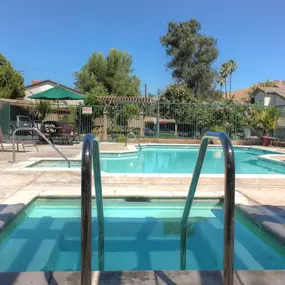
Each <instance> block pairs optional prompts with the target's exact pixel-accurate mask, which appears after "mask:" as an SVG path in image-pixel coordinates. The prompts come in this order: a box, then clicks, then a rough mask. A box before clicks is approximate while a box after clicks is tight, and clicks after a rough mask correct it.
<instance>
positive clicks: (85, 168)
mask: <svg viewBox="0 0 285 285" xmlns="http://www.w3.org/2000/svg"><path fill="white" fill-rule="evenodd" d="M92 161H93V163H92ZM92 165H93V171H94V184H95V194H96V206H97V207H96V208H97V220H98V231H99V237H98V260H99V271H103V270H104V214H103V199H102V184H101V171H100V157H99V142H98V140H97V139H95V140H94V135H92V134H87V135H86V136H85V138H84V142H83V147H82V164H81V284H82V285H91V279H92V278H91V275H92V264H91V256H92Z"/></svg>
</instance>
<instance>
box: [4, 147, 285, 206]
mask: <svg viewBox="0 0 285 285" xmlns="http://www.w3.org/2000/svg"><path fill="white" fill-rule="evenodd" d="M4 147H5V150H7V151H5V152H4V153H1V152H0V203H4V202H8V201H5V200H6V199H9V200H11V199H12V200H14V201H15V202H16V201H17V203H19V202H21V201H19V199H23V201H22V203H23V202H24V201H28V200H29V199H32V198H35V197H38V196H68V195H71V196H79V195H80V179H81V178H80V172H78V171H77V172H67V171H61V170H57V171H45V170H41V169H37V170H36V171H25V170H22V171H9V169H11V168H13V164H12V163H11V160H12V152H11V146H4ZM81 147H82V145H81V144H75V145H73V146H58V148H59V149H60V150H61V151H62V152H63V153H64V154H65V155H66V156H67V157H69V158H78V159H80V157H81V155H80V153H81ZM260 148H262V149H267V150H274V151H283V152H284V151H285V149H282V148H276V147H274V148H273V147H272V148H263V147H260ZM129 150H130V149H129V147H126V146H124V144H120V143H100V151H101V152H105V151H117V152H124V151H129ZM284 156H285V154H284ZM47 157H48V158H53V159H59V158H60V156H59V154H58V153H57V152H55V151H54V150H53V149H52V148H51V147H50V146H48V145H39V152H36V151H35V149H34V148H33V147H29V148H28V151H27V152H26V153H24V152H17V162H18V163H17V164H16V165H20V164H21V163H23V162H26V161H27V160H29V159H31V158H38V159H39V158H47ZM281 157H283V156H282V155H281ZM279 176H280V175H279ZM284 178H285V175H281V178H280V179H279V178H273V177H271V176H268V177H264V178H261V176H260V177H246V176H244V177H241V178H237V179H236V190H237V191H238V192H240V193H241V194H243V195H244V196H246V197H247V198H249V199H251V200H253V201H254V202H256V203H259V204H262V205H271V206H285V191H284V188H285V179H284ZM190 182H191V177H166V176H164V177H143V176H141V177H135V176H129V177H126V176H112V175H110V176H108V175H107V176H106V177H105V176H102V183H103V195H105V196H125V195H132V196H151V197H153V196H166V197H179V196H180V197H185V196H186V194H187V192H188V188H189V185H190ZM223 183H224V179H223V178H222V177H212V178H210V177H202V178H201V179H200V181H199V185H198V188H197V195H202V196H207V195H208V196H213V195H214V196H219V197H220V196H222V195H223V193H224V188H223V187H224V186H223ZM12 200H11V202H12Z"/></svg>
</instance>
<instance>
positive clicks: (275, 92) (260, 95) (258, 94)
mask: <svg viewBox="0 0 285 285" xmlns="http://www.w3.org/2000/svg"><path fill="white" fill-rule="evenodd" d="M253 96H254V100H255V103H257V104H260V105H263V106H276V107H278V106H285V85H284V84H282V85H275V87H257V89H256V91H255V92H254V94H253Z"/></svg>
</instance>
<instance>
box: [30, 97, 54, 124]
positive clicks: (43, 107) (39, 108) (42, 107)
mask: <svg viewBox="0 0 285 285" xmlns="http://www.w3.org/2000/svg"><path fill="white" fill-rule="evenodd" d="M51 110H52V108H51V104H50V102H49V101H46V100H40V101H36V102H35V104H34V105H33V106H32V114H33V115H34V116H35V117H36V118H37V119H38V120H40V121H43V120H44V119H45V117H46V115H47V114H48V113H50V112H51Z"/></svg>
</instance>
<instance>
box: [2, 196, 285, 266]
mask: <svg viewBox="0 0 285 285" xmlns="http://www.w3.org/2000/svg"><path fill="white" fill-rule="evenodd" d="M222 206H223V205H222V204H221V203H219V202H217V201H195V202H194V203H193V208H192V211H191V214H190V217H189V223H190V224H191V226H189V229H188V231H187V265H186V268H187V269H193V270H220V269H222V268H223V208H222ZM183 208H184V202H183V201H180V200H172V201H167V200H160V201H159V200H153V201H152V202H125V201H124V200H107V201H106V200H105V201H104V214H105V270H107V271H108V270H178V269H179V268H180V267H179V258H180V254H179V251H180V250H179V246H180V234H179V233H180V220H181V216H182V212H183ZM80 212H81V210H80V201H77V200H63V201H62V200H42V201H36V202H34V203H33V204H32V205H31V206H29V207H28V208H27V209H26V210H25V211H23V212H22V213H21V214H20V215H19V216H18V217H17V218H16V219H15V220H13V221H12V222H11V223H10V224H9V225H8V226H7V227H6V228H5V230H4V231H3V233H2V234H1V237H0V256H1V257H2V258H0V271H1V272H12V271H54V270H57V271H75V270H76V271H79V270H80ZM93 217H94V218H93V238H92V268H93V270H98V248H97V236H98V228H97V222H96V209H95V203H93ZM3 257H5V258H3ZM234 264H235V269H245V270H247V269H251V270H262V269H285V250H284V248H283V247H282V246H281V245H280V244H279V243H278V242H277V241H276V240H274V239H273V238H272V237H270V236H269V235H268V234H266V233H264V232H262V231H261V230H260V228H259V227H257V226H255V225H254V224H252V223H251V222H249V221H248V220H247V219H246V218H244V217H243V216H242V215H241V214H240V213H238V212H237V215H236V221H235V262H234Z"/></svg>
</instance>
